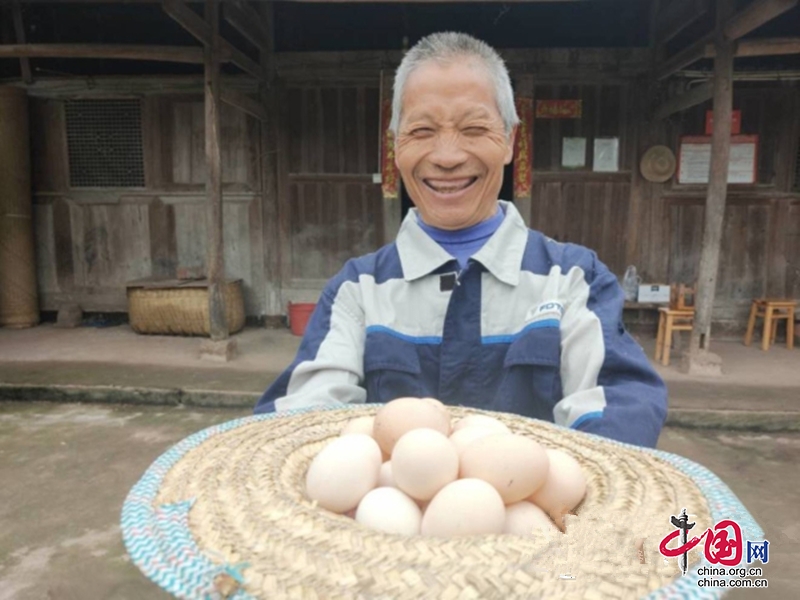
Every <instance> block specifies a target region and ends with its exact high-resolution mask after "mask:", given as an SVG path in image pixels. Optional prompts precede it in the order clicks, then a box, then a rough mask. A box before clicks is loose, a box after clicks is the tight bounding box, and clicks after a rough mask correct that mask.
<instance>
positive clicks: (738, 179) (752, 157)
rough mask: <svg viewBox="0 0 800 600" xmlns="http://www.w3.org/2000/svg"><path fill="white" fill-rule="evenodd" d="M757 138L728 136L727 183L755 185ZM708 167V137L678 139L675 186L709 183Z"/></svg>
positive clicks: (709, 144) (709, 142) (709, 140)
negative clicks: (729, 149)
mask: <svg viewBox="0 0 800 600" xmlns="http://www.w3.org/2000/svg"><path fill="white" fill-rule="evenodd" d="M757 160H758V136H755V135H735V136H732V137H731V154H730V159H729V160H728V183H755V182H756V165H757ZM710 165H711V138H710V137H707V136H703V137H700V136H689V137H684V138H683V139H682V140H681V150H680V161H679V165H678V183H708V176H709V171H710Z"/></svg>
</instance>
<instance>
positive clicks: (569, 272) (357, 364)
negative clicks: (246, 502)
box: [255, 201, 667, 447]
mask: <svg viewBox="0 0 800 600" xmlns="http://www.w3.org/2000/svg"><path fill="white" fill-rule="evenodd" d="M500 202H501V203H502V205H503V208H504V209H505V212H506V216H505V218H504V220H503V222H502V223H501V224H500V226H499V228H498V229H497V231H496V232H495V233H494V234H493V235H492V237H491V238H490V239H489V240H488V241H487V242H486V244H485V245H484V246H483V247H482V248H481V249H480V250H479V251H478V252H477V253H475V254H474V255H473V257H472V258H471V259H470V261H469V263H468V266H467V267H466V268H465V269H464V270H462V271H461V272H460V273H456V272H457V271H458V264H457V261H456V260H455V259H454V258H453V257H452V256H450V255H449V254H448V253H447V252H446V251H445V250H444V249H443V248H442V247H441V246H440V245H439V244H438V243H436V242H435V241H434V240H432V239H431V238H430V237H429V236H428V235H427V234H426V233H425V232H424V231H423V230H422V229H421V228H420V226H419V224H418V223H417V219H416V215H415V214H414V213H415V212H416V210H415V209H412V210H411V211H410V212H409V214H408V215H407V216H406V218H405V220H404V221H403V224H402V226H401V228H400V231H399V232H398V235H397V239H396V241H395V242H393V243H391V244H388V245H386V246H384V247H383V248H381V249H379V250H378V251H377V252H374V253H372V254H368V255H366V256H362V257H359V258H355V259H351V260H349V261H348V262H347V263H346V264H345V265H344V267H343V268H342V270H341V271H340V272H339V273H338V274H337V275H336V276H335V277H333V278H332V279H331V280H330V281H329V282H328V284H327V285H326V287H325V289H324V291H323V292H322V295H321V297H320V300H319V302H318V304H317V308H316V310H315V311H314V313H313V315H312V316H311V319H310V321H309V323H308V327H307V329H306V333H305V336H304V337H303V340H302V342H301V344H300V348H299V350H298V353H297V356H296V358H295V360H294V362H292V364H291V365H290V366H289V367H288V368H287V369H286V371H284V372H283V374H282V375H281V376H280V377H279V378H278V379H277V380H276V381H275V383H274V384H273V385H272V386H270V388H269V389H268V390H267V391H266V392H265V393H264V395H263V396H262V397H261V399H260V400H259V401H258V403H257V405H256V407H255V412H256V413H263V412H272V411H275V410H278V411H280V410H286V409H292V408H301V407H308V406H321V405H330V404H336V403H347V402H354V403H358V402H388V401H390V400H392V399H394V398H398V397H401V396H416V397H425V396H431V397H434V398H438V399H439V400H441V401H442V402H444V403H445V404H449V405H460V406H470V407H476V408H483V409H489V410H496V411H504V412H509V413H516V414H520V415H525V416H528V417H534V418H537V419H543V420H546V421H550V422H555V423H557V424H559V425H563V426H567V427H571V428H574V429H578V430H582V431H588V432H592V433H596V434H599V435H603V436H606V437H609V438H613V439H616V440H619V441H623V442H628V443H631V444H637V445H641V446H649V447H654V446H655V445H656V442H657V440H658V436H659V433H660V431H661V428H662V426H663V424H664V420H665V418H666V412H667V392H666V388H665V385H664V382H663V381H662V380H661V378H660V377H659V376H658V374H657V373H656V372H655V370H654V369H653V368H652V366H651V365H650V362H649V361H648V359H647V357H646V356H645V354H644V352H643V350H642V348H641V347H640V346H639V345H638V344H637V343H636V341H634V339H633V338H632V337H631V336H630V335H629V334H628V333H627V332H626V331H625V328H624V326H623V324H622V306H623V301H624V295H623V292H622V289H621V287H620V285H619V282H618V281H617V278H616V277H615V276H614V274H613V273H611V272H610V271H609V270H608V268H607V267H606V266H605V265H604V264H603V263H601V262H600V260H599V259H598V258H597V255H596V254H595V253H594V252H592V251H590V250H588V249H586V248H584V247H582V246H577V245H574V244H562V243H558V242H556V241H554V240H551V239H549V238H547V237H545V236H544V235H542V234H541V233H539V232H537V231H533V230H530V229H528V228H527V227H526V225H525V223H524V221H523V220H522V217H521V216H520V214H519V212H518V211H517V210H516V209H515V207H514V205H513V204H511V203H508V202H503V201H500Z"/></svg>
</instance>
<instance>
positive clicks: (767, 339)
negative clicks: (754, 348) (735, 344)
mask: <svg viewBox="0 0 800 600" xmlns="http://www.w3.org/2000/svg"><path fill="white" fill-rule="evenodd" d="M796 308H797V300H790V299H785V298H759V299H757V300H753V304H752V306H751V307H750V318H749V319H748V321H747V333H746V334H745V336H744V345H745V346H749V345H750V342H752V341H753V329H755V326H756V319H757V318H758V317H762V318H763V319H764V334H763V335H762V337H761V349H762V350H769V347H770V344H774V343H775V336H776V334H777V333H778V321H780V320H785V321H786V347H787V348H789V349H790V350H791V349H792V348H794V311H795V309H796Z"/></svg>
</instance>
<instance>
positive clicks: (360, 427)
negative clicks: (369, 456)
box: [341, 417, 375, 437]
mask: <svg viewBox="0 0 800 600" xmlns="http://www.w3.org/2000/svg"><path fill="white" fill-rule="evenodd" d="M374 426H375V417H358V418H355V419H353V420H352V421H349V422H348V423H347V425H345V426H344V429H342V433H341V435H349V434H351V433H365V434H367V435H368V436H370V437H372V429H373V427H374Z"/></svg>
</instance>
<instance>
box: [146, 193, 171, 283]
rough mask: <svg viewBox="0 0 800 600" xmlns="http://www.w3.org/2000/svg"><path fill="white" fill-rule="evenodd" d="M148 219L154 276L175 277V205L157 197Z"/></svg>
mask: <svg viewBox="0 0 800 600" xmlns="http://www.w3.org/2000/svg"><path fill="white" fill-rule="evenodd" d="M148 219H149V230H150V257H151V258H150V259H151V261H152V269H153V270H152V276H153V277H157V278H165V279H169V278H173V277H175V276H176V274H177V267H178V249H177V241H176V231H175V207H174V206H173V205H170V204H165V203H164V202H162V200H161V199H160V198H155V199H154V200H153V201H152V202H151V203H150V205H149V207H148Z"/></svg>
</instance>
